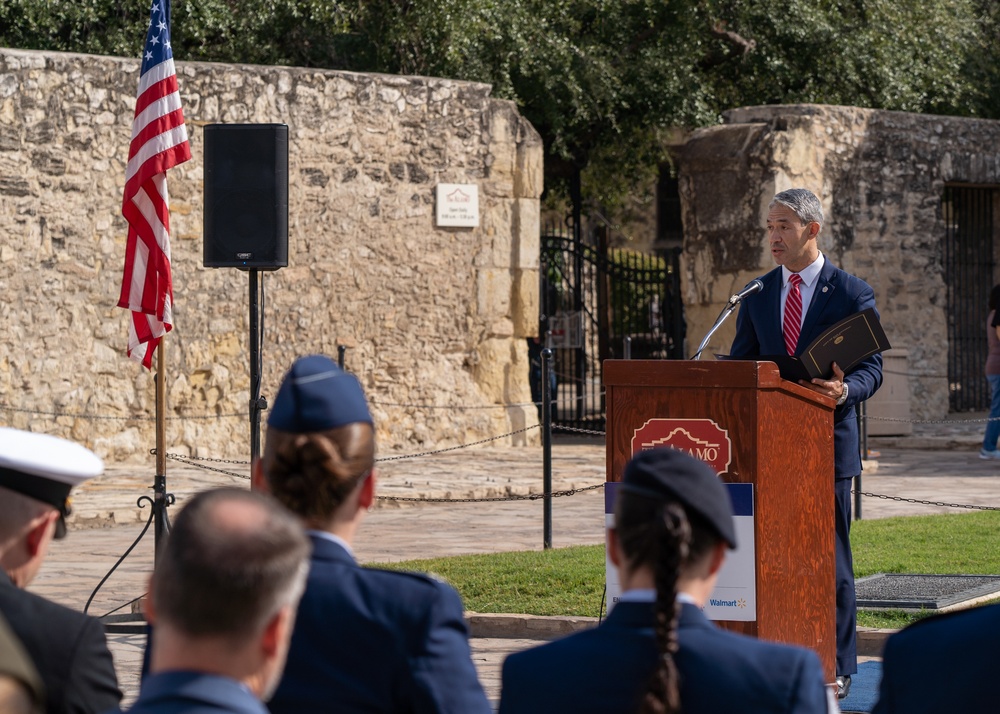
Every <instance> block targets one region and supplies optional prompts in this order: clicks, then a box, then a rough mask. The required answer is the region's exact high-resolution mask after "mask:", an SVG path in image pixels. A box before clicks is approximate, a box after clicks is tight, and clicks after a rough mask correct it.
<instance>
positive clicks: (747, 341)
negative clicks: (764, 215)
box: [729, 256, 882, 478]
mask: <svg viewBox="0 0 1000 714" xmlns="http://www.w3.org/2000/svg"><path fill="white" fill-rule="evenodd" d="M761 282H763V283H764V289H763V290H761V291H760V292H759V293H757V294H755V295H751V296H750V297H748V298H746V299H745V300H744V301H743V302H742V304H741V305H740V312H739V315H738V316H737V318H736V337H735V338H734V339H733V345H732V348H731V349H730V351H729V353H730V355H732V356H733V357H759V356H761V355H777V354H786V352H785V338H784V336H783V334H782V331H781V288H782V273H781V267H780V266H779V267H778V268H775V269H774V270H772V271H771V272H770V273H768V274H767V275H764V276H763V277H762V278H761ZM870 307H875V291H874V290H872V288H871V286H870V285H868V283H866V282H865V281H864V280H861V279H860V278H857V277H855V276H853V275H851V274H850V273H847V272H844V271H843V270H841V269H840V268H837V267H835V266H834V265H833V263H831V262H830V259H829V258H828V257H826V256H824V263H823V268H822V270H821V271H820V274H819V280H818V281H817V283H816V287H815V289H814V291H813V296H812V301H811V302H810V304H809V307H808V309H807V310H806V316H805V320H804V321H803V323H802V331H801V332H800V333H799V343H798V345H797V346H796V348H795V354H801V352H802V350H804V349H805V348H806V347H808V346H809V343H811V342H812V341H813V340H814V339H816V338H817V337H819V336H820V334H822V332H823V330H825V329H827V328H828V327H831V326H833V325H835V324H836V323H838V322H839V321H840V320H842V319H844V318H845V317H847V316H848V315H853V314H855V313H858V312H861V311H862V310H867V309H868V308H870ZM844 383H845V384H846V385H847V390H848V392H847V400H846V401H845V402H844V404H842V405H840V406H839V407H837V409H836V411H835V412H834V414H833V452H834V475H835V476H836V478H854V477H855V476H857V475H858V474H860V473H861V453H860V449H859V447H858V423H857V414H856V410H855V405H857V404H860V403H861V402H863V401H864V400H866V399H868V398H869V397H871V396H872V395H873V394H874V393H875V392H876V390H878V388H879V387H880V386H881V384H882V355H881V354H875V355H872V356H871V357H868V358H867V359H865V360H863V361H862V362H861V363H860V364H858V365H856V366H855V367H854V369H852V370H851V371H850V373H848V374H847V375H846V376H845V377H844Z"/></svg>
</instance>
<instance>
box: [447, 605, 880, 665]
mask: <svg viewBox="0 0 1000 714" xmlns="http://www.w3.org/2000/svg"><path fill="white" fill-rule="evenodd" d="M465 619H466V622H467V623H468V624H469V633H470V634H471V636H472V637H477V638H501V639H519V640H554V639H558V638H560V637H565V636H566V635H571V634H573V633H574V632H580V631H581V630H589V629H590V628H592V627H597V622H598V620H597V618H596V617H563V616H545V615H507V614H486V613H480V612H467V613H465ZM895 632H897V630H883V629H875V628H868V627H859V628H858V655H860V656H862V657H881V656H882V650H883V649H884V648H885V641H886V640H887V639H888V638H889V636H890V635H892V634H894V633H895Z"/></svg>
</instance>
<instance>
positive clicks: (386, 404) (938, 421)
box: [0, 392, 1000, 458]
mask: <svg viewBox="0 0 1000 714" xmlns="http://www.w3.org/2000/svg"><path fill="white" fill-rule="evenodd" d="M602 394H603V392H602ZM580 399H586V397H572V398H566V399H559V404H560V405H563V404H566V403H569V402H573V401H578V400H580ZM371 403H372V405H373V406H383V407H405V408H410V409H450V410H452V411H469V410H475V409H508V408H513V407H538V406H541V402H518V403H512V404H483V405H468V406H461V405H459V406H442V405H439V404H404V403H396V402H379V401H375V400H372V402H371ZM0 411H7V412H16V413H21V414H34V415H37V416H48V417H71V418H74V419H93V420H109V421H155V420H156V419H155V417H150V416H117V415H105V414H88V413H86V412H60V411H45V410H41V409H24V408H21V407H12V406H10V405H8V404H3V403H0ZM246 416H247V415H246V414H242V413H226V414H188V415H180V416H168V417H166V420H167V421H182V420H185V419H205V420H208V419H228V418H232V417H240V418H246ZM865 419H866V420H868V421H884V422H898V423H902V424H950V425H952V426H955V425H961V424H986V423H988V422H991V421H1000V417H983V418H978V419H903V418H900V417H884V416H873V415H867V416H865ZM538 426H540V425H536V426H533V427H528V428H527V429H522V430H520V431H514V432H510V434H502V435H501V436H495V437H492V438H491V439H486V440H484V441H492V440H495V439H502V438H504V437H505V436H511V435H513V434H519V433H521V432H522V431H527V430H528V429H534V428H538ZM552 428H553V429H559V430H561V431H578V432H580V433H585V434H593V435H595V436H603V435H604V432H603V431H591V430H587V429H574V428H573V427H568V426H562V425H560V424H553V425H552ZM475 443H476V444H480V443H483V442H475ZM473 445H474V444H467V446H473ZM454 448H462V447H454ZM427 453H439V452H433V451H431V452H427ZM398 458H413V457H410V456H406V457H398Z"/></svg>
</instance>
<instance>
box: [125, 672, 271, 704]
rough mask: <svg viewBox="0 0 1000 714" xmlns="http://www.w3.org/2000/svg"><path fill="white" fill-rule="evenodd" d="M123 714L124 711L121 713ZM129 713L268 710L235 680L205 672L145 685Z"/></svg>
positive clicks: (167, 675)
mask: <svg viewBox="0 0 1000 714" xmlns="http://www.w3.org/2000/svg"><path fill="white" fill-rule="evenodd" d="M119 711H120V710H119ZM127 711H128V714H220V713H222V712H230V713H231V714H267V709H265V708H264V705H263V704H261V703H260V701H258V700H257V697H255V696H254V695H253V694H251V693H250V690H248V689H247V688H246V687H244V686H243V685H241V684H240V683H239V682H237V681H236V680H234V679H229V678H228V677H219V676H217V675H213V674H204V673H201V672H164V673H163V674H153V675H150V676H148V677H146V679H144V680H143V682H142V691H140V692H139V698H138V699H136V701H135V704H133V705H132V707H131V708H129V709H128V710H127Z"/></svg>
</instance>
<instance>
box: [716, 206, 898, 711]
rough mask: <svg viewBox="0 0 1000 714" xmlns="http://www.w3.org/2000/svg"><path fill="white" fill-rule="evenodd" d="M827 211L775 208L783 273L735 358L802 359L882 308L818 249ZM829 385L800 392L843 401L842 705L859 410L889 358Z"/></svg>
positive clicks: (838, 548)
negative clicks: (832, 332)
mask: <svg viewBox="0 0 1000 714" xmlns="http://www.w3.org/2000/svg"><path fill="white" fill-rule="evenodd" d="M823 220H824V219H823V206H822V204H821V203H820V200H819V198H818V197H817V196H816V195H815V194H814V193H813V192H812V191H809V190H808V189H804V188H793V189H789V190H787V191H782V192H781V193H778V194H777V195H775V197H774V199H773V200H772V201H771V204H770V206H769V207H768V213H767V238H768V248H770V251H771V257H772V258H773V259H774V262H775V263H777V264H778V267H777V268H775V269H774V270H772V271H771V272H769V273H768V274H767V275H764V276H762V277H761V278H760V280H761V282H762V283H763V285H764V287H763V289H762V290H761V291H760V292H758V293H756V294H754V295H750V296H749V297H747V298H746V299H745V300H743V302H742V303H741V305H740V313H739V316H738V317H737V319H736V337H735V338H734V339H733V345H732V348H731V349H730V355H732V356H733V357H749V358H757V357H766V356H767V355H779V354H789V355H799V354H800V353H801V352H802V351H803V350H805V348H806V347H808V346H809V344H810V343H811V342H812V341H813V340H814V339H815V338H816V337H818V336H819V335H820V334H821V333H822V332H823V330H824V329H826V328H828V327H830V326H831V325H834V324H836V323H837V322H839V321H840V320H842V319H844V318H845V317H848V316H849V315H853V314H856V313H859V312H863V311H864V310H867V309H868V308H874V307H875V291H874V290H872V288H871V286H870V285H868V283H866V282H865V281H863V280H861V279H860V278H857V277H855V276H853V275H851V274H850V273H847V272H845V271H843V270H841V269H840V268H837V267H836V266H834V265H833V262H832V261H830V260H828V259H827V258H826V256H825V255H824V254H823V253H822V252H820V249H819V235H820V231H821V230H822V228H823ZM832 372H833V374H832V375H830V376H829V377H827V378H826V379H814V380H812V381H811V382H807V381H804V380H800V382H799V384H801V385H802V386H804V387H807V388H809V389H811V390H813V391H815V392H817V393H819V394H822V395H824V396H826V397H829V398H831V399H833V400H835V401H836V403H837V408H836V410H835V411H834V413H833V458H834V495H835V498H836V508H835V523H836V538H835V550H834V553H835V561H836V578H835V579H836V601H837V672H836V674H837V690H838V691H837V694H838V696H839V697H840V698H841V699H843V698H844V697H846V696H847V693H848V692H849V691H850V688H851V675H852V674H854V673H855V672H857V671H858V655H857V626H856V623H857V603H856V596H855V591H854V564H853V558H852V556H851V541H850V530H851V480H852V479H853V478H854V477H855V476H858V475H860V474H861V448H860V444H859V441H858V423H857V414H856V412H855V406H856V405H857V404H860V403H861V402H863V401H865V400H866V399H868V398H869V397H871V396H872V395H873V394H874V393H875V391H876V390H877V389H878V388H879V386H881V384H882V355H881V354H879V353H875V354H873V355H871V356H870V357H867V358H866V359H864V360H862V361H861V362H859V363H858V364H857V365H855V366H854V367H852V368H851V370H850V371H849V372H848V373H847V374H845V373H844V371H843V370H842V369H841V368H840V366H839V365H838V364H837V363H836V362H834V363H833V365H832Z"/></svg>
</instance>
